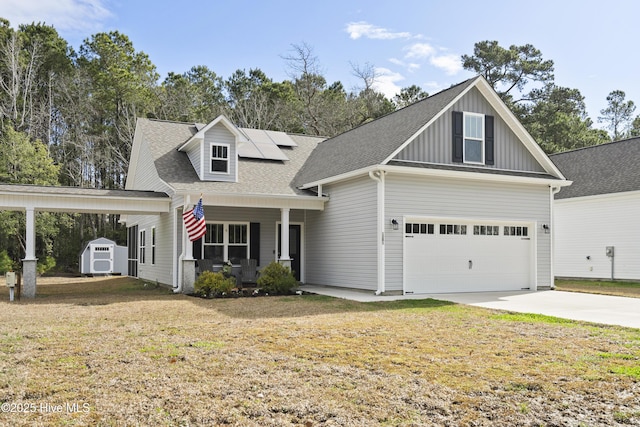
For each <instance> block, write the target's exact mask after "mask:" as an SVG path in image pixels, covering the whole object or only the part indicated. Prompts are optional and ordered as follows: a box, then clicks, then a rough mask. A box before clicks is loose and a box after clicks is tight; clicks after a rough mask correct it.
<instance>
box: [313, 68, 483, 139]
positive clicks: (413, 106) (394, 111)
mask: <svg viewBox="0 0 640 427" xmlns="http://www.w3.org/2000/svg"><path fill="white" fill-rule="evenodd" d="M478 78H480V75H479V74H478V75H477V76H475V77H471V78H469V79H466V80H464V81H462V82H460V83H457V84H455V85H452V86H449V87H448V88H446V89H442V90H441V91H439V92H436V93H434V94H433V95H429V96H428V97H426V98H422V99H420V100H418V101H416V102H412V103H411V104H409V105H405V106H404V107H402V108H399V109H397V110H393V111H391V112H389V113H387V114H383V115H382V116H380V117H376V118H375V119H373V120H369V121H367V122H364V123H360V124H359V125H358V126H356V127H353V128H351V129H349V130H347V131H345V132H342V133H339V134H338V135H334V136H332V137H330V138H327V139H325V140H324V141H322V142H321V144H322V143H324V142H328V141H331V140H332V139H334V138H336V137H337V136H343V135H347V134H349V133H351V132H354V131H355V130H357V129H360V128H361V127H363V126H366V125H368V124H369V123H372V122H375V121H378V120H381V119H384V118H386V117H390V116H393V115H394V114H396V113H400V112H402V111H405V110H407V109H410V108H415V107H416V106H417V105H419V104H422V103H424V102H427V101H429V100H431V101H432V100H433V98H435V97H436V96H440V95H442V94H444V93H445V92H448V91H450V90H453V89H455V88H457V87H458V86H461V85H464V84H468V83H469V82H470V81H471V80H476V79H478Z"/></svg>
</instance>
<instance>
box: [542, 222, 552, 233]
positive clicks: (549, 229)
mask: <svg viewBox="0 0 640 427" xmlns="http://www.w3.org/2000/svg"><path fill="white" fill-rule="evenodd" d="M542 229H543V230H544V234H549V233H550V232H551V228H550V227H549V224H542Z"/></svg>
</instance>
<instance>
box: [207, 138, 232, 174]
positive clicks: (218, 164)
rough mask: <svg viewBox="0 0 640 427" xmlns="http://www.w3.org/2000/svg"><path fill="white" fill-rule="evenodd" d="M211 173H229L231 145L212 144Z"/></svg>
mask: <svg viewBox="0 0 640 427" xmlns="http://www.w3.org/2000/svg"><path fill="white" fill-rule="evenodd" d="M211 173H229V146H228V145H226V144H211Z"/></svg>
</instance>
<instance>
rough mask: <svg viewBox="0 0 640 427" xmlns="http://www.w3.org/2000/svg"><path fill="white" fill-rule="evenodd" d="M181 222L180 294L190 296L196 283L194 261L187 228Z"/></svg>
mask: <svg viewBox="0 0 640 427" xmlns="http://www.w3.org/2000/svg"><path fill="white" fill-rule="evenodd" d="M187 210H188V209H187V205H185V206H184V208H183V209H182V211H183V212H185V211H187ZM180 220H181V222H182V245H183V246H182V247H183V248H184V251H183V253H184V258H183V260H182V278H181V279H182V293H183V294H192V293H193V292H194V290H195V288H194V283H195V281H196V260H195V259H193V242H192V241H191V240H189V233H187V227H186V226H185V225H184V221H182V218H180Z"/></svg>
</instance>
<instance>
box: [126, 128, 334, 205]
mask: <svg viewBox="0 0 640 427" xmlns="http://www.w3.org/2000/svg"><path fill="white" fill-rule="evenodd" d="M137 126H138V128H137V131H140V132H141V137H142V139H143V140H144V141H145V142H146V144H148V146H149V149H150V151H151V155H152V157H153V162H154V164H155V167H156V169H157V172H158V176H159V177H160V179H161V180H163V181H164V182H165V183H166V184H167V185H169V186H170V187H171V188H172V189H173V190H174V191H176V192H178V193H211V194H249V195H250V194H256V195H282V196H296V195H309V193H308V192H306V191H304V190H301V189H298V188H296V187H295V185H293V178H294V176H295V175H296V173H297V172H298V171H299V169H300V168H301V167H302V165H303V164H304V162H305V161H306V160H307V158H308V157H309V154H310V153H311V152H312V151H313V149H314V148H315V147H316V145H317V144H318V142H320V141H321V140H322V139H323V138H317V137H310V136H302V135H295V134H288V135H289V137H290V138H291V139H292V140H293V141H294V142H295V144H296V146H295V147H291V148H286V147H284V148H282V150H283V151H284V152H285V153H286V156H287V157H288V158H289V160H288V161H286V162H282V161H272V160H256V159H248V158H239V159H238V182H217V181H201V180H200V178H199V177H198V174H197V173H196V171H195V170H194V168H193V166H192V164H191V162H190V161H189V158H188V156H187V153H185V152H182V151H179V150H178V149H179V148H181V147H184V146H185V144H186V143H187V142H188V141H193V140H194V138H193V137H194V135H196V134H198V132H200V131H202V126H201V125H197V124H196V123H181V122H170V121H163V120H156V119H144V118H139V119H138V125H137Z"/></svg>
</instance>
